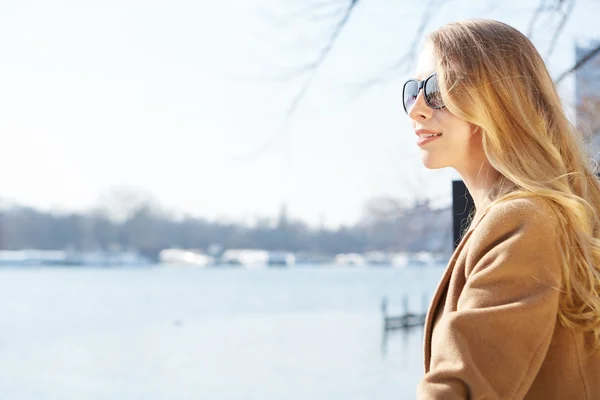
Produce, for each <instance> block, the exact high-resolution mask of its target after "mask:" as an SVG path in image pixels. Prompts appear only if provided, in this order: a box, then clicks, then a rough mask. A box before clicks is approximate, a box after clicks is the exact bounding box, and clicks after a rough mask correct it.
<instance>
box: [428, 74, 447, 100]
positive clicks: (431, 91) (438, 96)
mask: <svg viewBox="0 0 600 400" xmlns="http://www.w3.org/2000/svg"><path fill="white" fill-rule="evenodd" d="M424 92H425V93H424V94H425V100H427V104H429V107H432V108H442V107H444V101H443V100H442V93H441V92H440V87H439V85H438V80H437V76H436V75H434V76H432V77H431V78H429V80H428V81H427V83H425V89H424Z"/></svg>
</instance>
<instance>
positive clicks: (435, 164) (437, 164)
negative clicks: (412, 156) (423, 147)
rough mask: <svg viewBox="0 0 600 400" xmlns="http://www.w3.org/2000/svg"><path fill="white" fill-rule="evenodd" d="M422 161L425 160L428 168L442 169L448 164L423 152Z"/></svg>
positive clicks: (424, 164)
mask: <svg viewBox="0 0 600 400" xmlns="http://www.w3.org/2000/svg"><path fill="white" fill-rule="evenodd" d="M421 161H422V162H423V166H425V168H427V169H440V168H445V167H447V165H445V164H444V163H442V162H441V160H436V159H435V157H431V155H430V154H427V153H422V155H421Z"/></svg>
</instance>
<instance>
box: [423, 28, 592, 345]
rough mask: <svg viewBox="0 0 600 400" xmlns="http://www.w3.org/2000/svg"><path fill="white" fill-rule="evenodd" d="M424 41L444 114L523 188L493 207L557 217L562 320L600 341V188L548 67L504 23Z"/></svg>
mask: <svg viewBox="0 0 600 400" xmlns="http://www.w3.org/2000/svg"><path fill="white" fill-rule="evenodd" d="M428 39H429V42H430V43H431V45H432V47H433V51H434V53H435V55H436V56H437V60H438V67H437V73H438V80H439V84H440V88H441V91H442V98H443V100H444V102H445V104H446V106H447V107H448V110H449V111H450V112H452V113H453V114H455V115H457V116H458V117H460V118H462V119H464V120H466V121H468V122H470V123H472V124H474V125H475V126H477V127H479V128H480V131H481V134H482V141H483V147H484V150H485V153H486V156H487V158H488V160H489V161H490V163H491V165H492V166H493V167H494V168H495V169H496V170H498V171H499V172H500V173H501V174H502V176H503V177H504V179H508V180H509V181H511V182H512V183H513V184H514V185H515V186H516V188H517V189H516V190H515V191H512V192H511V193H509V194H506V195H504V196H502V197H501V198H499V199H496V202H500V201H505V200H508V199H510V198H517V197H519V198H523V197H533V196H537V197H542V198H544V199H546V200H547V201H548V202H549V203H550V205H551V206H552V207H553V208H554V209H555V211H556V213H557V215H559V216H560V218H559V220H560V221H561V223H560V229H561V231H562V232H561V235H560V239H559V242H560V243H559V246H560V248H561V249H562V257H563V260H561V261H562V268H563V269H562V278H563V279H562V282H563V286H562V294H561V300H560V307H559V313H558V318H559V321H560V322H561V323H562V324H563V325H564V326H566V327H569V328H573V329H577V330H582V331H587V332H592V333H593V335H594V338H595V341H596V343H598V344H600V268H599V267H600V239H599V237H600V218H599V215H598V214H599V211H600V184H599V182H598V179H597V178H596V176H595V175H594V172H593V170H592V167H591V161H588V160H589V158H588V157H587V156H586V152H585V149H584V146H583V143H582V140H581V137H580V135H579V134H578V133H577V132H576V130H575V129H574V128H573V126H572V125H571V123H570V122H569V121H568V119H567V118H566V116H565V113H564V110H563V108H562V104H561V101H560V98H559V96H558V94H557V92H556V89H555V87H554V83H553V81H552V78H551V77H550V75H549V73H548V70H547V69H546V66H545V64H544V61H543V60H542V58H541V57H540V55H539V53H538V52H537V50H536V49H535V47H534V46H533V44H532V43H531V42H530V41H529V39H528V38H527V37H526V36H525V35H523V34H522V33H520V32H519V31H518V30H516V29H514V28H512V27H510V26H508V25H506V24H504V23H501V22H498V21H491V20H469V21H462V22H455V23H451V24H448V25H445V26H444V27H442V28H441V29H439V30H437V31H435V32H433V33H432V34H430V35H429V38H428Z"/></svg>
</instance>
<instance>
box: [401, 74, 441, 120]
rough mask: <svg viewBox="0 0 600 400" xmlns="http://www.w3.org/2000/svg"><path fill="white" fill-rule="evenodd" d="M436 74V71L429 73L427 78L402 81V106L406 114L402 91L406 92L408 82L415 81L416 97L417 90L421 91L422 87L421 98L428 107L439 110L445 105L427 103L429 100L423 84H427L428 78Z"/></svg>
mask: <svg viewBox="0 0 600 400" xmlns="http://www.w3.org/2000/svg"><path fill="white" fill-rule="evenodd" d="M436 75H437V73H433V74H431V75H429V76H428V77H427V78H425V79H423V80H422V81H419V80H417V79H409V80H407V81H406V82H404V85H403V86H402V107H404V112H405V113H406V114H408V110H407V109H406V102H405V101H404V93H405V92H406V85H408V83H409V82H416V83H417V97H419V92H420V91H421V89H423V99H424V100H425V103H426V104H427V106H428V107H429V108H433V109H434V110H439V109H441V108H444V107H446V105H445V104H442V105H441V106H437V107H434V106H432V105H431V104H430V103H429V100H427V94H426V93H425V86H426V85H427V82H429V80H430V79H431V78H433V77H434V76H436Z"/></svg>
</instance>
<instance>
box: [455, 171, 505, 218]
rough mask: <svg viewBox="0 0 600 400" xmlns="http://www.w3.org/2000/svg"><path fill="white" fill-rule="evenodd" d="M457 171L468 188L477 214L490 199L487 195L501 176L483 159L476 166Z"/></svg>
mask: <svg viewBox="0 0 600 400" xmlns="http://www.w3.org/2000/svg"><path fill="white" fill-rule="evenodd" d="M458 173H459V174H460V176H461V177H462V179H463V181H464V182H465V185H466V186H467V189H469V193H470V194H471V197H473V201H474V202H475V208H476V210H477V214H479V213H480V212H481V211H483V209H484V208H485V206H486V205H487V204H488V203H489V201H490V200H492V199H490V198H489V197H488V196H489V194H490V192H491V190H492V188H493V187H494V184H495V183H496V181H497V180H498V178H499V177H500V176H501V175H500V173H499V172H498V171H497V170H496V169H494V167H492V166H491V165H490V163H489V162H488V161H487V160H485V161H483V162H482V163H481V165H480V166H479V167H477V168H472V169H471V170H463V171H458Z"/></svg>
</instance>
